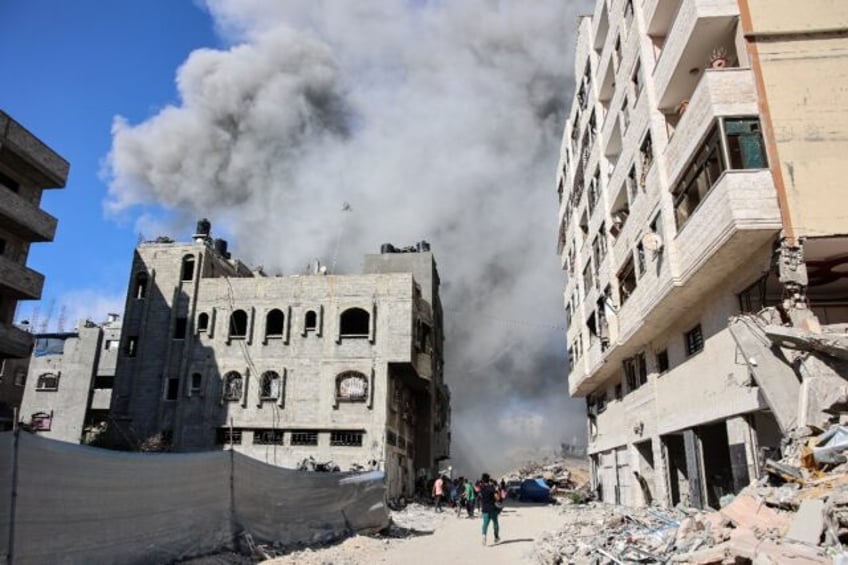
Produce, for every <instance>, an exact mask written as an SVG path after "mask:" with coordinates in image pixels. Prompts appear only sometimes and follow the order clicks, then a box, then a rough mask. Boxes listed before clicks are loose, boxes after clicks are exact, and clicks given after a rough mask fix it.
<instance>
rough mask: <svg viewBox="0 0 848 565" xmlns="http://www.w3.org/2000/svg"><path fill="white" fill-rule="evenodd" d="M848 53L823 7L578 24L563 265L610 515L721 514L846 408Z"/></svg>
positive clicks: (677, 1) (667, 1) (580, 387)
mask: <svg viewBox="0 0 848 565" xmlns="http://www.w3.org/2000/svg"><path fill="white" fill-rule="evenodd" d="M847 31H848V10H846V7H845V6H842V5H840V6H838V7H837V6H836V5H834V4H833V3H828V2H823V1H814V2H808V3H805V4H804V7H803V10H802V9H800V8H799V7H798V6H796V5H795V4H793V3H790V2H783V1H781V2H773V1H769V2H766V1H765V0H738V1H737V0H721V1H713V0H648V1H646V2H634V1H633V0H599V1H598V2H596V5H595V10H594V13H593V15H592V16H587V17H583V18H581V20H580V22H579V31H578V39H577V49H576V55H575V64H574V69H575V76H576V77H577V84H576V88H575V93H574V100H573V103H572V105H571V110H570V114H569V118H568V120H567V123H566V126H565V131H564V135H563V141H562V147H561V152H560V155H561V157H560V163H559V172H558V176H557V183H558V185H557V186H558V193H559V197H560V207H559V220H560V223H559V234H558V253H559V254H560V256H561V262H562V267H563V269H564V270H565V271H566V272H567V274H568V277H567V284H566V289H565V293H564V296H565V313H566V318H567V323H568V330H567V343H568V358H569V377H568V387H569V392H570V394H571V395H572V396H576V397H583V398H585V399H586V406H587V420H588V430H589V449H588V451H589V455H590V459H591V465H592V475H593V481H594V485H595V487H596V488H597V490H598V491H599V494H600V497H601V499H602V500H604V501H607V502H613V503H621V504H629V505H641V504H650V503H652V502H656V503H660V504H664V505H676V504H678V503H683V504H684V505H689V506H693V507H699V508H703V507H706V506H710V507H713V508H717V507H718V505H719V500H720V499H721V497H722V496H724V495H726V494H728V493H737V492H739V491H740V490H741V489H742V488H743V487H744V486H746V485H748V484H749V483H750V481H751V480H752V479H755V478H757V477H759V476H760V475H761V473H762V461H763V460H764V459H765V458H766V457H769V456H771V457H773V458H776V457H777V456H778V455H779V452H780V450H781V445H782V440H783V438H784V435H785V434H786V433H787V432H788V431H789V430H791V429H793V428H795V427H797V426H798V425H802V424H815V425H818V426H822V425H824V421H826V420H827V419H831V420H832V419H834V418H835V417H836V416H838V414H839V412H840V411H841V410H843V409H844V408H845V407H846V406H848V404H846V402H845V401H846V400H848V399H846V397H845V394H844V392H845V384H846V381H845V379H844V377H845V376H846V372H845V370H844V364H841V363H840V362H839V361H838V360H839V359H843V360H844V359H845V355H844V353H845V349H844V344H845V340H846V334H845V328H846V326H844V325H840V324H843V323H845V322H848V278H847V277H848V267H846V264H848V237H846V232H848V230H846V221H845V212H844V208H845V206H844V203H845V189H844V179H845V178H846V177H848V170H846V165H845V161H844V155H845V151H846V149H848V148H846V139H848V137H846V135H845V132H846V131H848V123H846V118H845V116H844V113H842V112H841V111H839V110H837V108H839V107H841V105H844V96H843V95H840V92H844V89H845V85H846V79H848V75H846V72H845V69H846V68H848V65H846V58H848V39H846V35H848V33H847ZM825 77H826V78H825ZM792 348H794V352H793V349H792ZM799 399H800V401H799Z"/></svg>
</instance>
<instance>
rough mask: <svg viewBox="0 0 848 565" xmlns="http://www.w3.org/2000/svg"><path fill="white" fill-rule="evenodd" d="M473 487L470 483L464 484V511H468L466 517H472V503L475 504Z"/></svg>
mask: <svg viewBox="0 0 848 565" xmlns="http://www.w3.org/2000/svg"><path fill="white" fill-rule="evenodd" d="M475 498H476V496H475V493H474V486H473V485H472V484H471V481H467V482H466V483H465V509H466V511H468V517H469V518H473V517H474V502H475V500H474V499H475Z"/></svg>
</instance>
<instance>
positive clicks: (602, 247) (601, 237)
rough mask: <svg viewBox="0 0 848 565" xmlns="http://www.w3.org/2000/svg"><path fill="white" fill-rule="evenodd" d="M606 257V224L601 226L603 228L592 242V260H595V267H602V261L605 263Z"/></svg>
mask: <svg viewBox="0 0 848 565" xmlns="http://www.w3.org/2000/svg"><path fill="white" fill-rule="evenodd" d="M606 255H607V232H606V229H605V228H604V224H601V227H600V229H599V230H598V235H596V236H595V239H594V240H592V259H594V261H595V265H600V264H601V261H603V259H604V257H606ZM599 268H600V267H599Z"/></svg>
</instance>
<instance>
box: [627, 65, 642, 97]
mask: <svg viewBox="0 0 848 565" xmlns="http://www.w3.org/2000/svg"><path fill="white" fill-rule="evenodd" d="M644 84H645V80H644V78H643V77H642V61H641V60H639V59H636V66H635V67H634V68H633V74H632V75H630V87H631V88H632V89H633V99H634V100H637V99H638V98H639V94H641V93H642V86H643V85H644Z"/></svg>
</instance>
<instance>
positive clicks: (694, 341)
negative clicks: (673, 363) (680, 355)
mask: <svg viewBox="0 0 848 565" xmlns="http://www.w3.org/2000/svg"><path fill="white" fill-rule="evenodd" d="M685 338H686V355H694V354H696V353H698V352H699V351H703V349H704V334H703V333H702V332H701V324H698V325H697V326H695V327H694V328H692V329H691V330H689V331H688V332H686V334H685Z"/></svg>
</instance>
